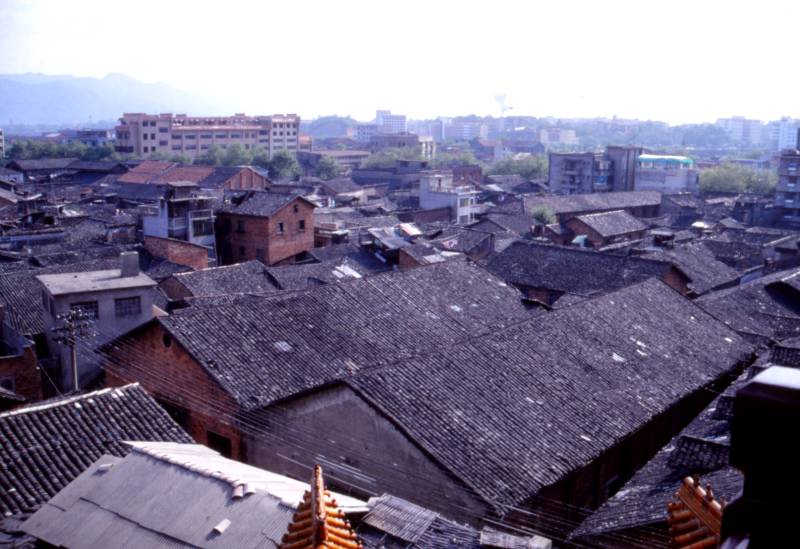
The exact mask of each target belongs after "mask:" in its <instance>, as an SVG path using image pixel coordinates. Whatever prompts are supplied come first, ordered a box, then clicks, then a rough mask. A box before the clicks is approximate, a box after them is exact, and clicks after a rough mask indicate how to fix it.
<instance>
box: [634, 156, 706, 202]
mask: <svg viewBox="0 0 800 549" xmlns="http://www.w3.org/2000/svg"><path fill="white" fill-rule="evenodd" d="M699 180H700V176H699V172H698V171H697V169H696V168H695V167H694V161H693V160H692V159H691V158H689V157H687V156H668V155H659V154H640V155H639V156H638V158H637V159H636V174H635V176H634V181H635V183H634V185H635V190H637V191H659V192H662V193H670V194H674V193H682V192H691V193H697V192H698V191H699Z"/></svg>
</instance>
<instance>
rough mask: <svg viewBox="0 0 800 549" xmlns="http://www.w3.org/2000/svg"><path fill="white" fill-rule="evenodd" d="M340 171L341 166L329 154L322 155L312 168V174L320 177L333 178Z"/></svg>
mask: <svg viewBox="0 0 800 549" xmlns="http://www.w3.org/2000/svg"><path fill="white" fill-rule="evenodd" d="M341 172H342V167H341V166H340V165H339V163H338V162H336V160H334V159H333V158H331V157H330V156H323V157H322V158H320V160H319V162H317V167H316V168H314V175H315V176H317V177H319V178H320V179H325V180H328V179H333V178H334V177H337V176H338V175H339V174H340V173H341Z"/></svg>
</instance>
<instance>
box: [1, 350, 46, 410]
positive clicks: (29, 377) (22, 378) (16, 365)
mask: <svg viewBox="0 0 800 549" xmlns="http://www.w3.org/2000/svg"><path fill="white" fill-rule="evenodd" d="M6 376H9V377H13V378H14V392H15V393H17V394H18V395H20V396H23V397H25V398H26V399H27V400H28V402H33V401H36V400H41V398H42V376H41V374H40V373H39V370H37V368H36V353H35V352H34V351H33V347H32V346H31V347H26V348H25V350H24V351H23V353H22V355H21V356H6V357H2V358H0V377H6Z"/></svg>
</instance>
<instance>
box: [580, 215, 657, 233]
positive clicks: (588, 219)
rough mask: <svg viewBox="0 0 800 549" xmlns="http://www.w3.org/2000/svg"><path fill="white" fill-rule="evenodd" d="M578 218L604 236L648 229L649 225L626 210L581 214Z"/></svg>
mask: <svg viewBox="0 0 800 549" xmlns="http://www.w3.org/2000/svg"><path fill="white" fill-rule="evenodd" d="M577 219H579V220H580V221H581V222H583V223H584V224H586V225H587V226H588V227H589V228H591V229H592V230H594V231H596V232H597V233H598V234H599V235H600V236H603V237H611V236H618V235H623V234H628V233H633V232H638V231H644V230H647V225H645V224H644V223H642V222H641V221H639V220H638V219H637V218H635V217H633V216H632V215H631V214H629V213H628V212H626V211H625V210H614V211H611V212H602V213H596V214H587V215H579V216H577Z"/></svg>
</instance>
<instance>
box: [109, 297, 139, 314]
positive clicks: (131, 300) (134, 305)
mask: <svg viewBox="0 0 800 549" xmlns="http://www.w3.org/2000/svg"><path fill="white" fill-rule="evenodd" d="M114 312H115V314H116V315H117V316H137V315H140V314H141V313H142V298H140V297H139V296H136V297H121V298H119V299H115V300H114Z"/></svg>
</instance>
